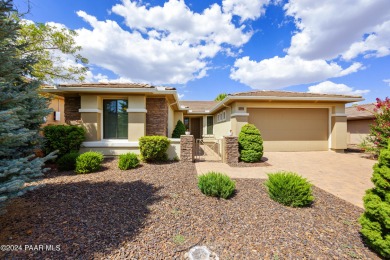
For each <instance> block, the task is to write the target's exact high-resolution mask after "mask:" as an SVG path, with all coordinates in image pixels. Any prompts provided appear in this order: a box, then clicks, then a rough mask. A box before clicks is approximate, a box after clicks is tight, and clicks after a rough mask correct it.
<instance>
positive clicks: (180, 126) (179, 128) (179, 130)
mask: <svg viewBox="0 0 390 260" xmlns="http://www.w3.org/2000/svg"><path fill="white" fill-rule="evenodd" d="M185 133H186V126H185V125H184V123H183V122H182V121H181V120H179V121H177V124H176V126H175V129H174V130H173V132H172V138H180V136H181V135H184V134H185Z"/></svg>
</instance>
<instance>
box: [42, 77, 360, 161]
mask: <svg viewBox="0 0 390 260" xmlns="http://www.w3.org/2000/svg"><path fill="white" fill-rule="evenodd" d="M44 91H46V92H49V93H54V94H56V95H59V96H62V97H64V100H65V113H64V114H65V121H66V122H67V123H72V122H79V123H80V124H82V125H83V126H84V127H85V128H86V129H87V137H86V141H85V142H84V143H83V148H82V150H98V151H101V152H103V153H104V154H107V155H116V154H121V153H123V152H128V151H136V150H138V139H139V138H140V137H141V136H144V135H163V136H167V137H171V134H172V131H173V129H174V127H175V125H176V123H177V121H178V120H179V119H180V120H182V121H183V122H184V123H185V125H186V126H187V128H188V129H189V130H190V132H191V134H192V135H194V137H195V138H196V139H201V138H205V137H210V136H212V137H213V138H215V139H220V138H222V137H223V136H225V135H228V133H229V131H230V130H232V132H233V135H238V134H239V132H240V129H241V127H242V126H243V125H244V124H246V123H252V124H254V125H256V126H257V127H258V128H259V130H260V131H261V134H262V137H263V139H264V149H265V151H266V152H267V151H327V150H334V151H337V152H339V151H343V150H344V149H346V148H347V115H346V113H345V105H346V104H347V103H351V102H357V101H362V100H363V99H362V98H361V97H360V96H346V95H325V94H314V93H298V92H284V91H253V92H243V93H236V94H231V95H228V96H227V97H226V98H225V99H224V100H222V101H220V102H216V101H179V99H178V95H177V92H176V90H175V89H174V88H170V87H155V86H151V85H148V84H136V83H81V84H60V85H58V86H52V87H45V88H44ZM172 144H173V146H172V148H170V149H173V151H170V154H171V155H173V154H177V151H174V150H175V149H176V148H175V144H179V141H178V140H173V139H172Z"/></svg>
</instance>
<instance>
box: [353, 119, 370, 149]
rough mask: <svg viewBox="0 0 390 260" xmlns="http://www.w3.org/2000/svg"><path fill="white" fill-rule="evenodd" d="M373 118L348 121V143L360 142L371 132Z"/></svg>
mask: <svg viewBox="0 0 390 260" xmlns="http://www.w3.org/2000/svg"><path fill="white" fill-rule="evenodd" d="M374 122H375V121H374V120H373V119H360V120H348V121H347V140H348V144H355V145H356V144H360V143H361V142H362V141H363V140H364V139H365V138H366V137H367V136H368V135H369V133H370V125H371V124H373V123H374Z"/></svg>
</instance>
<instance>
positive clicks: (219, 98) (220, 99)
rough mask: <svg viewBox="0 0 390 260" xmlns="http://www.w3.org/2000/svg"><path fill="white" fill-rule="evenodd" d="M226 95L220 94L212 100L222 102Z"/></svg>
mask: <svg viewBox="0 0 390 260" xmlns="http://www.w3.org/2000/svg"><path fill="white" fill-rule="evenodd" d="M227 96H228V94H226V93H221V94H218V96H217V97H216V98H215V99H214V101H222V100H224V99H225V97H227Z"/></svg>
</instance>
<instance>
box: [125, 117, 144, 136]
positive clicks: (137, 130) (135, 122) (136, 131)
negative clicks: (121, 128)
mask: <svg viewBox="0 0 390 260" xmlns="http://www.w3.org/2000/svg"><path fill="white" fill-rule="evenodd" d="M145 122H146V114H145V113H131V112H129V113H128V128H127V131H128V140H129V141H138V139H139V138H140V137H142V136H144V135H145Z"/></svg>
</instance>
